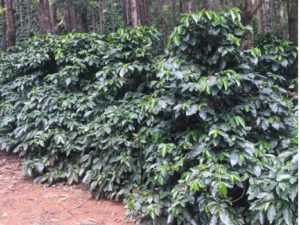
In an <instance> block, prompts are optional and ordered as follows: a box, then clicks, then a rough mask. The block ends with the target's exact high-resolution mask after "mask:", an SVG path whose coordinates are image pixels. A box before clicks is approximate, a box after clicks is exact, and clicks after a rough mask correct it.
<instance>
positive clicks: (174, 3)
mask: <svg viewBox="0 0 300 225" xmlns="http://www.w3.org/2000/svg"><path fill="white" fill-rule="evenodd" d="M171 4H172V22H173V27H175V26H176V23H177V15H176V2H175V0H171Z"/></svg>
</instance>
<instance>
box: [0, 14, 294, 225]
mask: <svg viewBox="0 0 300 225" xmlns="http://www.w3.org/2000/svg"><path fill="white" fill-rule="evenodd" d="M249 29H250V28H249V27H244V26H243V25H242V23H241V18H240V14H239V11H238V10H237V9H235V8H233V9H229V10H225V11H222V12H211V11H207V10H202V11H200V12H199V13H195V14H190V15H184V16H183V17H182V18H181V22H180V25H179V26H177V27H176V28H175V30H174V32H173V33H172V35H171V36H170V37H169V42H168V47H167V49H166V50H165V51H164V52H163V51H162V50H161V49H162V47H161V46H160V43H161V41H160V34H159V33H158V32H157V31H155V30H154V29H151V28H143V27H137V28H132V29H119V30H118V31H117V32H115V33H111V34H109V35H107V36H101V35H98V34H80V33H78V34H68V35H64V36H51V35H48V36H40V37H34V38H32V39H31V40H28V41H26V42H23V43H21V44H19V45H17V46H15V47H13V48H11V49H10V50H9V51H8V52H7V53H1V54H2V55H1V58H0V117H1V121H0V150H3V151H8V152H12V153H17V154H19V155H20V156H22V157H24V159H25V160H24V164H23V168H24V173H25V174H26V175H29V176H32V177H35V178H36V180H37V181H39V182H43V183H48V184H52V183H55V182H60V181H67V182H68V183H69V184H72V183H77V182H81V181H83V182H84V183H86V184H88V185H89V187H90V190H91V192H92V193H93V195H94V196H95V198H97V199H99V198H109V199H116V200H121V199H122V200H124V203H125V204H126V208H127V209H128V215H129V216H131V217H132V218H135V219H138V220H141V221H146V222H148V223H149V224H157V225H163V224H174V225H176V224H178V225H179V224H192V225H197V224H210V225H217V224H225V225H240V224H253V225H254V224H255V225H257V224H261V225H266V224H276V225H283V224H288V225H292V224H297V223H298V222H297V217H298V215H297V211H298V205H297V196H298V191H297V189H298V185H297V173H298V172H297V170H298V168H297V163H298V156H297V117H296V113H297V105H296V95H297V94H296V93H295V90H296V87H297V78H296V77H297V74H296V72H295V62H296V59H297V54H298V53H297V48H296V47H295V46H294V45H293V44H292V43H290V42H288V41H287V40H283V39H280V38H274V37H273V38H265V39H263V40H262V39H258V41H257V45H256V47H253V48H251V49H248V50H243V49H241V47H240V46H241V42H242V39H243V34H244V33H245V32H246V31H248V30H249Z"/></svg>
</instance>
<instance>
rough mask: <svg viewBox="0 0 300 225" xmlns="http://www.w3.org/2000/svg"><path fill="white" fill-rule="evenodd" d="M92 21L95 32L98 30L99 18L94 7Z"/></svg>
mask: <svg viewBox="0 0 300 225" xmlns="http://www.w3.org/2000/svg"><path fill="white" fill-rule="evenodd" d="M92 23H93V32H94V33H95V32H96V31H97V18H96V11H95V9H93V12H92Z"/></svg>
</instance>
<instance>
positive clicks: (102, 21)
mask: <svg viewBox="0 0 300 225" xmlns="http://www.w3.org/2000/svg"><path fill="white" fill-rule="evenodd" d="M104 11H105V1H104V0H99V20H100V21H99V22H100V32H101V33H103V32H104V29H105V12H104Z"/></svg>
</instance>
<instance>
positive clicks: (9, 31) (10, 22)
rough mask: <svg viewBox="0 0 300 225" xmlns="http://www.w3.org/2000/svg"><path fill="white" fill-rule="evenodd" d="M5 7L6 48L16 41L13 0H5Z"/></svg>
mask: <svg viewBox="0 0 300 225" xmlns="http://www.w3.org/2000/svg"><path fill="white" fill-rule="evenodd" d="M4 2H5V8H6V46H5V47H6V48H8V47H10V46H13V45H14V44H15V43H16V27H15V18H14V10H13V1H12V0H5V1H4Z"/></svg>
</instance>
